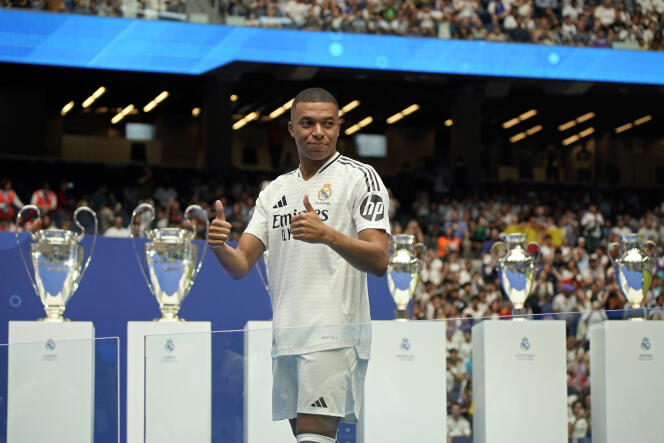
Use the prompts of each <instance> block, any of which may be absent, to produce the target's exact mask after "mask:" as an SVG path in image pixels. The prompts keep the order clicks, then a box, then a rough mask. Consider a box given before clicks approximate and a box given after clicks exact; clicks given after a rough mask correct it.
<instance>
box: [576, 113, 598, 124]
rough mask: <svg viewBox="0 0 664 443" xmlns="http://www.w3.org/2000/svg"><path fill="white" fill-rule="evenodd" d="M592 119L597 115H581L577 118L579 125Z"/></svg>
mask: <svg viewBox="0 0 664 443" xmlns="http://www.w3.org/2000/svg"><path fill="white" fill-rule="evenodd" d="M591 118H595V113H594V112H586V113H585V114H583V115H580V116H578V117H577V118H576V122H577V123H583V122H585V121H587V120H590V119H591Z"/></svg>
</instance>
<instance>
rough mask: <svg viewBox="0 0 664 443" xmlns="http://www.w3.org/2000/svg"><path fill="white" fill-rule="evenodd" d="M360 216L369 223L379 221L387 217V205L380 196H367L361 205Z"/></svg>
mask: <svg viewBox="0 0 664 443" xmlns="http://www.w3.org/2000/svg"><path fill="white" fill-rule="evenodd" d="M360 215H361V216H362V218H364V219H365V220H368V221H378V220H382V219H383V217H385V204H384V203H383V199H382V198H381V197H380V195H377V194H371V195H367V196H366V197H365V198H364V200H363V201H362V204H361V205H360Z"/></svg>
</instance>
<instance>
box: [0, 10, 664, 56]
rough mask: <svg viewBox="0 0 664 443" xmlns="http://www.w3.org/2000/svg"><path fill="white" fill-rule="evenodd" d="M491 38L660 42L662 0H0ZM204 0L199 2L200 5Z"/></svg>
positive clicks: (643, 45)
mask: <svg viewBox="0 0 664 443" xmlns="http://www.w3.org/2000/svg"><path fill="white" fill-rule="evenodd" d="M192 3H195V4H197V5H199V8H202V9H203V10H206V8H207V15H210V14H212V15H216V16H218V17H216V18H215V19H214V20H212V19H211V21H213V22H221V23H226V24H236V25H244V26H260V27H270V28H286V29H302V30H310V31H321V30H322V31H334V32H349V33H359V34H383V35H405V36H414V37H437V38H443V39H461V40H477V41H479V40H483V41H492V42H521V43H539V44H545V45H554V44H555V45H568V46H590V47H596V48H611V47H614V48H623V49H639V50H656V51H662V50H664V38H663V37H662V28H663V27H664V0H620V1H616V0H428V1H427V0H336V1H333V0H222V1H220V2H219V3H218V8H216V9H215V10H212V9H210V8H212V6H211V5H212V4H215V2H210V4H207V2H194V1H193V0H191V1H187V2H185V1H184V0H0V5H2V6H3V7H5V8H29V9H36V10H48V11H54V12H70V13H77V14H93V15H102V16H116V17H137V16H138V17H144V18H151V19H158V18H161V19H175V20H187V19H188V17H189V18H191V17H190V16H191V14H190V10H189V7H190V4H192ZM200 5H203V6H200Z"/></svg>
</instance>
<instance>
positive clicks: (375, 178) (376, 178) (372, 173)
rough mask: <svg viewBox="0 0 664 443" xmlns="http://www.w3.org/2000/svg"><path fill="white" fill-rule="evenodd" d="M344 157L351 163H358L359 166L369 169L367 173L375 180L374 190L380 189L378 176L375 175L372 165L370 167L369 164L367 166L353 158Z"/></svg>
mask: <svg viewBox="0 0 664 443" xmlns="http://www.w3.org/2000/svg"><path fill="white" fill-rule="evenodd" d="M346 158H347V159H348V160H350V161H351V162H352V163H355V164H356V165H358V166H361V167H363V168H366V170H367V171H369V173H370V174H371V177H373V179H374V181H375V183H376V186H375V190H376V191H380V180H378V176H377V174H376V171H375V170H374V168H373V167H371V166H369V165H365V164H364V163H360V162H358V161H357V160H353V159H352V158H350V157H346Z"/></svg>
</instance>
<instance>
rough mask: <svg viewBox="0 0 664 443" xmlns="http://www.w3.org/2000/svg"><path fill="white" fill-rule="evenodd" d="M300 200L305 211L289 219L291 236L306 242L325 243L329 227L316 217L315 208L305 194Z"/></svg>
mask: <svg viewBox="0 0 664 443" xmlns="http://www.w3.org/2000/svg"><path fill="white" fill-rule="evenodd" d="M302 202H303V203H304V209H306V210H307V212H305V213H304V214H298V215H296V216H295V217H293V218H292V219H291V234H293V238H294V239H296V240H302V241H304V242H307V243H327V242H328V238H329V234H330V229H331V228H330V227H329V226H328V225H326V224H325V223H323V221H322V220H321V219H320V218H319V217H318V214H316V210H315V209H314V207H313V206H311V203H309V196H308V195H307V194H304V199H303V200H302Z"/></svg>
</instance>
